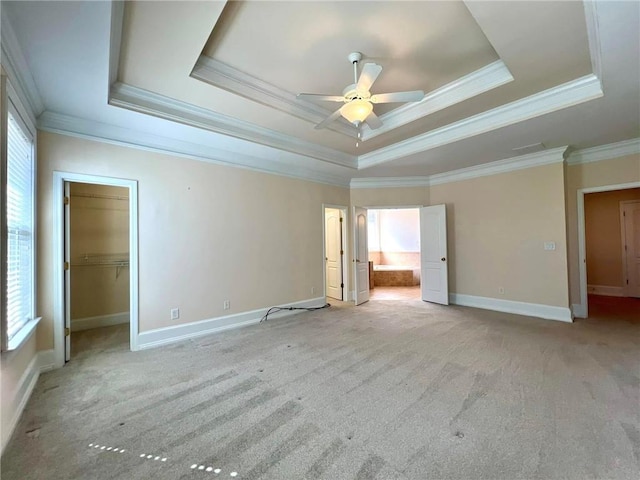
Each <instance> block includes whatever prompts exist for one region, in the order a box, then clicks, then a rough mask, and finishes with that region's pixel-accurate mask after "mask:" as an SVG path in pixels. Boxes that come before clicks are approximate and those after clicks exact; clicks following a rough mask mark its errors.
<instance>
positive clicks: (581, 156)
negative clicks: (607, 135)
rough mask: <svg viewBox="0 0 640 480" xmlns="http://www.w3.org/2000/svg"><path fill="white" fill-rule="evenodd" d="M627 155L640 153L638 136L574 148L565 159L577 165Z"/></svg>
mask: <svg viewBox="0 0 640 480" xmlns="http://www.w3.org/2000/svg"><path fill="white" fill-rule="evenodd" d="M627 155H640V138H632V139H631V140H625V141H622V142H617V143H610V144H608V145H601V146H599V147H592V148H584V149H582V150H575V151H573V152H572V153H571V155H570V156H569V158H568V159H567V164H568V165H579V164H582V163H591V162H599V161H601V160H612V159H614V158H620V157H625V156H627Z"/></svg>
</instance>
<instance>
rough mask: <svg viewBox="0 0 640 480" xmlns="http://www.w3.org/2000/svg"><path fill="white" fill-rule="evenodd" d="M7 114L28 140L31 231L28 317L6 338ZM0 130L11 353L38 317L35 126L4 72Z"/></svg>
mask: <svg viewBox="0 0 640 480" xmlns="http://www.w3.org/2000/svg"><path fill="white" fill-rule="evenodd" d="M9 114H11V116H12V117H13V118H14V120H15V121H16V123H17V124H18V126H19V127H20V128H22V129H23V133H24V134H26V135H27V136H28V137H29V139H30V140H31V142H32V147H31V155H32V165H33V169H32V175H33V177H32V183H31V195H32V206H31V208H32V212H31V215H32V234H31V252H32V259H31V282H32V285H31V291H32V298H31V305H30V307H31V317H32V318H31V320H29V321H28V322H26V323H25V324H24V325H23V326H22V327H21V328H20V330H19V331H18V332H17V333H15V334H14V336H13V337H12V338H11V339H9V338H8V318H7V310H6V305H7V270H8V261H7V260H8V259H7V255H8V245H7V238H8V228H7V192H8V189H7V180H8V178H7V168H8V144H7V142H8V128H9ZM0 131H1V133H2V135H1V137H2V142H1V145H0V157H1V161H0V165H1V166H0V185H1V186H2V191H3V192H5V193H4V194H3V195H1V197H2V199H1V200H0V224H1V228H0V232H1V234H0V265H1V268H0V270H1V272H0V273H1V275H0V285H1V290H0V291H1V292H2V293H1V295H2V302H1V303H2V305H3V307H2V308H0V313H1V317H0V332H1V335H0V347H1V350H2V352H3V353H4V352H11V351H15V350H18V349H19V348H20V347H21V346H22V345H23V344H24V343H25V342H26V341H27V340H28V339H29V338H30V337H31V335H32V334H33V332H34V331H35V329H36V326H37V325H38V323H39V321H40V318H39V317H37V316H36V315H37V313H36V312H37V301H36V300H37V279H36V275H37V268H36V267H37V261H38V258H37V251H36V247H37V242H36V238H37V224H38V221H37V178H38V176H37V164H38V162H37V131H36V127H35V125H34V123H33V121H32V120H31V117H30V116H29V115H28V110H27V109H26V108H25V107H24V104H23V103H22V102H21V100H20V98H19V96H18V93H17V92H16V90H15V89H14V88H13V86H12V85H11V82H10V81H9V79H8V78H7V77H6V75H1V76H0Z"/></svg>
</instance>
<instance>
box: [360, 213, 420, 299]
mask: <svg viewBox="0 0 640 480" xmlns="http://www.w3.org/2000/svg"><path fill="white" fill-rule="evenodd" d="M367 213H368V217H367V236H368V246H369V266H370V270H371V272H370V279H369V283H370V288H371V291H370V299H371V300H420V299H421V291H420V209H419V208H415V207H413V208H379V209H374V208H369V209H368V212H367Z"/></svg>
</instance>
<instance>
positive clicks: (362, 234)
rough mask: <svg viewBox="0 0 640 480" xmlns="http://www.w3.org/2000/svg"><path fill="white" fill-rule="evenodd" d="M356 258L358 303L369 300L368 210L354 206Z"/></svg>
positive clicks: (356, 299)
mask: <svg viewBox="0 0 640 480" xmlns="http://www.w3.org/2000/svg"><path fill="white" fill-rule="evenodd" d="M353 213H354V214H353V218H354V244H355V251H354V254H353V256H354V260H355V265H356V274H355V280H356V289H355V290H356V298H355V301H356V305H360V304H361V303H364V302H367V301H369V247H368V242H367V210H366V208H361V207H354V209H353Z"/></svg>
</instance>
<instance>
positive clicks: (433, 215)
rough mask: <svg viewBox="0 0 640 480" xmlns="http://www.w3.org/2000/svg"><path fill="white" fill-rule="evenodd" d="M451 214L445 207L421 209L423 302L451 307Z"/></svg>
mask: <svg viewBox="0 0 640 480" xmlns="http://www.w3.org/2000/svg"><path fill="white" fill-rule="evenodd" d="M448 282H449V275H448V271H447V211H446V206H445V205H434V206H432V207H422V208H421V209H420V285H421V290H422V300H424V301H425V302H434V303H441V304H442V305H449V283H448Z"/></svg>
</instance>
